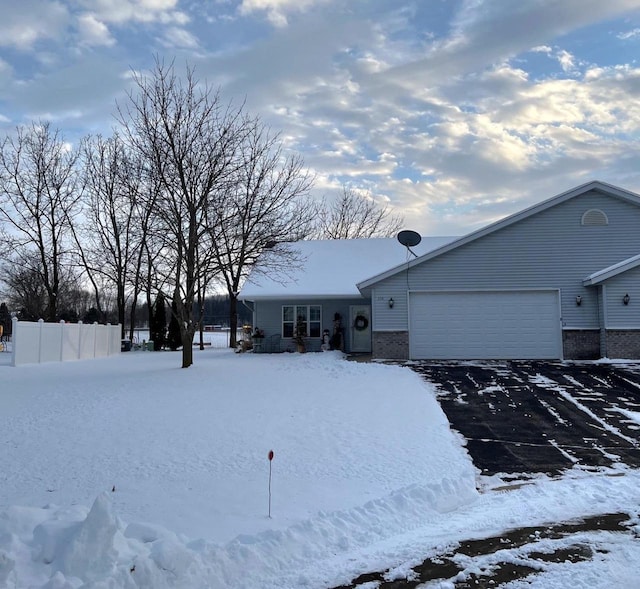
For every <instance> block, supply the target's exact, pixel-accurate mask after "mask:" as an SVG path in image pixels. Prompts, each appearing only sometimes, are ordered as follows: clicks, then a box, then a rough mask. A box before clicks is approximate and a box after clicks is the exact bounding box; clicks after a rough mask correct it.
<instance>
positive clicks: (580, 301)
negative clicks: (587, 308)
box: [576, 295, 582, 307]
mask: <svg viewBox="0 0 640 589" xmlns="http://www.w3.org/2000/svg"><path fill="white" fill-rule="evenodd" d="M576 305H578V307H579V306H580V305H582V297H581V296H580V295H578V296H577V297H576Z"/></svg>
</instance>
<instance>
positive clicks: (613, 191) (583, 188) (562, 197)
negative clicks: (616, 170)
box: [357, 180, 640, 290]
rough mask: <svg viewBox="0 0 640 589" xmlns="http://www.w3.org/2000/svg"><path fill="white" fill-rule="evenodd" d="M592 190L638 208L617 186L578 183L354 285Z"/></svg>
mask: <svg viewBox="0 0 640 589" xmlns="http://www.w3.org/2000/svg"><path fill="white" fill-rule="evenodd" d="M592 190H596V191H598V192H602V193H605V194H609V195H611V196H615V197H617V198H620V199H623V200H626V201H629V202H632V203H634V204H635V205H639V206H640V196H638V195H637V194H635V193H634V192H630V191H628V190H624V189H623V188H618V187H617V186H613V185H612V184H607V183H606V182H600V181H597V180H594V181H592V182H587V183H586V184H581V185H580V186H577V187H576V188H572V189H571V190H567V191H566V192H563V193H561V194H558V195H557V196H554V197H552V198H549V199H547V200H544V201H542V202H541V203H538V204H536V205H533V206H531V207H529V208H526V209H524V210H522V211H520V212H518V213H515V214H513V215H510V216H509V217H505V218H504V219H502V220H500V221H497V222H495V223H492V224H490V225H487V226H486V227H483V228H482V229H478V230H477V231H473V232H472V233H469V234H467V235H465V236H463V237H461V238H459V239H456V240H454V241H451V242H450V243H448V244H444V245H443V246H441V247H439V248H437V249H434V250H431V251H429V252H426V253H425V254H423V255H421V256H419V257H418V258H415V259H413V260H411V261H410V262H409V263H408V265H407V264H406V263H405V264H402V265H398V266H395V267H393V268H390V269H387V270H386V271H383V272H381V273H380V274H376V275H372V276H371V277H370V278H368V279H366V280H363V281H362V282H359V283H358V284H357V286H358V288H359V289H360V290H364V289H367V288H370V287H371V286H373V285H374V284H376V283H377V282H380V281H381V280H384V279H385V278H389V277H390V276H394V275H395V274H397V273H398V272H402V271H404V270H406V268H407V266H408V267H410V268H411V267H413V266H416V265H417V264H421V263H422V262H425V261H427V260H430V259H432V258H435V257H437V256H440V255H442V254H444V253H446V252H449V251H451V250H453V249H456V248H458V247H460V246H462V245H465V244H467V243H469V242H472V241H475V240H476V239H480V238H481V237H484V236H485V235H489V234H491V233H493V232H494V231H498V230H500V229H503V228H505V227H508V226H509V225H513V224H514V223H517V222H518V221H522V220H523V219H526V218H527V217H531V216H532V215H535V214H537V213H540V212H542V211H544V210H546V209H549V208H551V207H554V206H556V205H558V204H560V203H563V202H566V201H568V200H570V199H572V198H575V197H577V196H580V195H581V194H585V193H586V192H590V191H592Z"/></svg>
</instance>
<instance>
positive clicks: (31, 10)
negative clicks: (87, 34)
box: [0, 0, 70, 51]
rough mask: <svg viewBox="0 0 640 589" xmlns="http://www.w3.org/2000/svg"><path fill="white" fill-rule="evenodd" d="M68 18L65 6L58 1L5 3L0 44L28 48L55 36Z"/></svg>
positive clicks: (30, 0) (19, 48) (33, 0)
mask: <svg viewBox="0 0 640 589" xmlns="http://www.w3.org/2000/svg"><path fill="white" fill-rule="evenodd" d="M69 20H70V16H69V12H68V11H67V8H66V7H65V6H64V5H63V4H62V3H60V2H56V1H53V2H48V1H45V0H22V1H21V2H10V3H9V2H5V3H3V6H2V19H0V46H3V47H13V48H15V49H18V50H21V51H29V50H31V49H33V47H34V45H35V44H36V43H37V42H38V41H40V40H43V39H56V38H58V37H59V36H60V35H61V34H62V33H63V32H64V30H65V28H66V26H67V25H68V23H69Z"/></svg>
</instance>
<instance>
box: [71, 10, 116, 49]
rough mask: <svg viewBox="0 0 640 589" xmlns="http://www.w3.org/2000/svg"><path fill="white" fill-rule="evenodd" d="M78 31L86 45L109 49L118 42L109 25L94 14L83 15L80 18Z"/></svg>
mask: <svg viewBox="0 0 640 589" xmlns="http://www.w3.org/2000/svg"><path fill="white" fill-rule="evenodd" d="M78 31H79V34H80V38H81V41H82V43H84V44H86V45H90V46H99V45H102V46H106V47H108V46H111V45H113V44H115V42H116V41H115V39H114V38H113V37H112V36H111V33H110V32H109V29H108V27H107V25H105V24H104V23H103V22H101V21H99V20H98V19H97V18H96V17H95V16H93V15H92V14H83V15H81V16H80V17H78Z"/></svg>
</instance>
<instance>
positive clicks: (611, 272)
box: [582, 254, 640, 286]
mask: <svg viewBox="0 0 640 589" xmlns="http://www.w3.org/2000/svg"><path fill="white" fill-rule="evenodd" d="M638 266H640V254H639V255H636V256H632V257H630V258H627V259H626V260H622V261H621V262H617V263H616V264H612V265H611V266H608V267H607V268H603V269H602V270H598V271H597V272H594V273H593V274H590V275H589V276H587V277H586V278H585V279H584V280H583V281H582V284H583V285H584V286H593V285H594V284H599V283H601V282H604V281H605V280H609V278H613V277H614V276H618V274H623V273H624V272H627V271H629V270H633V269H634V268H637V267H638Z"/></svg>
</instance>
